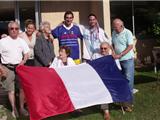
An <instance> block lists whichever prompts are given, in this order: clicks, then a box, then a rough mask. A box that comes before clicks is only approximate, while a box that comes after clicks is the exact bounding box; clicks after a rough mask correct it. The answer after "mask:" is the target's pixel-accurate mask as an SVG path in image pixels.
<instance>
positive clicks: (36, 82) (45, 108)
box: [16, 66, 74, 120]
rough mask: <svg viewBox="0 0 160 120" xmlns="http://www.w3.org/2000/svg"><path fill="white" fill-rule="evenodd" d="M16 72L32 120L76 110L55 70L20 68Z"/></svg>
mask: <svg viewBox="0 0 160 120" xmlns="http://www.w3.org/2000/svg"><path fill="white" fill-rule="evenodd" d="M16 71H17V73H18V75H19V77H20V83H21V85H22V87H23V89H24V93H25V95H26V100H27V104H28V106H29V112H30V120H40V119H43V118H46V117H50V116H54V115H58V114H62V113H67V112H71V111H73V110H74V106H73V104H72V102H71V100H70V98H69V95H68V93H67V90H66V88H65V86H64V84H63V82H62V80H61V78H60V77H59V75H58V74H57V73H56V71H55V70H54V69H51V68H45V67H29V66H18V67H17V69H16ZM44 73H45V74H44Z"/></svg>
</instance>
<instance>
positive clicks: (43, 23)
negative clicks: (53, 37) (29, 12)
mask: <svg viewBox="0 0 160 120" xmlns="http://www.w3.org/2000/svg"><path fill="white" fill-rule="evenodd" d="M45 25H49V26H50V25H51V24H50V23H49V22H48V21H43V22H41V24H40V28H39V29H40V30H41V31H43V29H44V26H45Z"/></svg>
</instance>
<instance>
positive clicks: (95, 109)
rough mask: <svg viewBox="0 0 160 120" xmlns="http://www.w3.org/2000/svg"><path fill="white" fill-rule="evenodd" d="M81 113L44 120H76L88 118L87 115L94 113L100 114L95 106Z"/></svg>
mask: <svg viewBox="0 0 160 120" xmlns="http://www.w3.org/2000/svg"><path fill="white" fill-rule="evenodd" d="M81 110H82V112H77V111H74V112H71V113H66V114H62V115H57V116H54V117H49V118H46V119H44V120H69V119H74V118H78V117H85V116H88V115H89V114H96V113H100V112H101V110H100V107H99V106H98V105H97V106H93V107H88V108H85V109H81Z"/></svg>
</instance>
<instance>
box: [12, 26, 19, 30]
mask: <svg viewBox="0 0 160 120" xmlns="http://www.w3.org/2000/svg"><path fill="white" fill-rule="evenodd" d="M10 30H19V28H18V27H15V28H14V27H11V28H10Z"/></svg>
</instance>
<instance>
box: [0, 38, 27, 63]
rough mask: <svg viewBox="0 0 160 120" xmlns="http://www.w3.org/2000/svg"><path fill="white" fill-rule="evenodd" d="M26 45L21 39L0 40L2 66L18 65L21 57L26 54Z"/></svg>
mask: <svg viewBox="0 0 160 120" xmlns="http://www.w3.org/2000/svg"><path fill="white" fill-rule="evenodd" d="M29 51H30V50H29V47H28V45H27V43H26V42H25V41H24V40H23V39H21V38H19V37H18V38H17V39H12V38H11V37H10V36H7V37H5V38H2V39H1V40H0V54H1V62H2V64H19V63H20V62H21V61H22V59H23V55H24V54H26V53H28V52H29Z"/></svg>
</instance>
